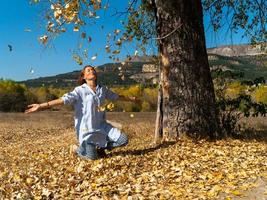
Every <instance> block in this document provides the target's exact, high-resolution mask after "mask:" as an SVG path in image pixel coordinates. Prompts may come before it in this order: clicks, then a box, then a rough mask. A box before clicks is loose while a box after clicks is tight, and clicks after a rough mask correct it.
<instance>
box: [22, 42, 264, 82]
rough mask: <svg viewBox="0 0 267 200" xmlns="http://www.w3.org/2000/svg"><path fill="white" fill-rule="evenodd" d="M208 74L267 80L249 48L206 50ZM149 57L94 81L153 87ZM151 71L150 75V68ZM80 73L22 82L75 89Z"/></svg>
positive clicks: (103, 72) (101, 71) (111, 67)
mask: <svg viewBox="0 0 267 200" xmlns="http://www.w3.org/2000/svg"><path fill="white" fill-rule="evenodd" d="M208 53H209V54H208V58H209V63H210V67H211V70H214V69H218V68H219V69H221V70H222V71H227V70H228V71H232V72H235V73H240V74H242V75H243V76H242V77H240V80H254V79H255V78H258V77H263V78H265V80H267V54H266V53H264V51H262V50H261V49H259V48H258V47H254V46H251V45H237V46H223V47H218V48H211V49H208ZM154 62H155V58H154V57H151V56H144V57H141V56H133V57H131V58H129V57H128V58H127V60H126V61H125V62H121V63H107V64H104V65H101V66H98V67H97V68H96V69H97V72H98V80H99V83H100V84H104V85H108V86H114V85H123V86H127V85H132V84H137V83H149V84H150V83H152V82H153V83H154V82H156V81H157V77H158V73H157V65H154V67H153V63H154ZM151 67H152V71H151V69H150V68H151ZM79 74H80V71H73V72H69V73H65V74H58V75H56V76H50V77H40V78H37V79H30V80H26V81H22V82H21V83H24V84H25V85H27V86H29V87H40V86H44V85H45V86H54V87H75V86H77V78H78V77H79Z"/></svg>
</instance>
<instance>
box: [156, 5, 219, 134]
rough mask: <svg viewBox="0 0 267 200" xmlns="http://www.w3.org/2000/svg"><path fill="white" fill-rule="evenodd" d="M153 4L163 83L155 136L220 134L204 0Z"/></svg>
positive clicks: (161, 81)
mask: <svg viewBox="0 0 267 200" xmlns="http://www.w3.org/2000/svg"><path fill="white" fill-rule="evenodd" d="M155 6H156V14H157V16H156V18H157V34H158V37H159V38H158V39H159V40H158V42H159V53H160V59H161V65H160V68H161V69H160V79H161V80H160V83H161V84H160V85H161V87H162V99H161V100H162V102H161V101H159V102H158V103H159V104H161V103H162V105H159V106H158V109H161V110H160V111H159V110H158V114H160V113H161V114H162V116H157V120H160V119H161V117H162V121H161V122H159V123H158V124H161V123H162V130H156V132H155V133H156V137H159V136H160V132H163V137H164V138H178V137H181V136H183V135H185V134H186V135H188V136H190V137H193V138H196V139H198V138H207V137H208V136H209V137H212V138H214V137H218V115H217V111H216V106H215V95H214V88H213V83H212V79H211V74H210V69H209V63H208V56H207V51H206V45H205V36H204V27H203V13H202V5H201V0H168V1H165V0H155ZM156 129H157V127H156ZM157 133H158V136H157Z"/></svg>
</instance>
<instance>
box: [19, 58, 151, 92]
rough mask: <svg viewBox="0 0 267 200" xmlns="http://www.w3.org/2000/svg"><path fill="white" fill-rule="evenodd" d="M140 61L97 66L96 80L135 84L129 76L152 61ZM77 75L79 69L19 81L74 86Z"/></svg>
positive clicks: (44, 84) (102, 82)
mask: <svg viewBox="0 0 267 200" xmlns="http://www.w3.org/2000/svg"><path fill="white" fill-rule="evenodd" d="M141 61H142V59H141V58H138V59H135V60H133V61H131V62H121V63H107V64H104V65H100V66H97V68H96V70H97V74H98V82H99V83H100V84H104V85H108V86H112V85H132V84H136V83H137V81H135V80H134V79H132V78H130V77H131V76H132V75H134V74H137V73H139V72H141V71H142V67H143V65H144V64H148V63H152V62H151V61H150V62H148V60H147V58H146V62H143V61H142V62H141ZM79 75H80V70H78V71H73V72H69V73H64V74H58V75H56V76H48V77H40V78H36V79H29V80H26V81H21V82H20V83H23V84H25V85H26V86H28V87H40V86H53V87H75V86H77V85H78V83H77V80H78V77H79Z"/></svg>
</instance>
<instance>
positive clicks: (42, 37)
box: [39, 35, 48, 44]
mask: <svg viewBox="0 0 267 200" xmlns="http://www.w3.org/2000/svg"><path fill="white" fill-rule="evenodd" d="M47 40H48V36H47V35H44V36H41V37H39V41H40V42H41V43H43V44H46V43H47Z"/></svg>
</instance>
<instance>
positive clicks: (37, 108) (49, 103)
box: [25, 98, 64, 114]
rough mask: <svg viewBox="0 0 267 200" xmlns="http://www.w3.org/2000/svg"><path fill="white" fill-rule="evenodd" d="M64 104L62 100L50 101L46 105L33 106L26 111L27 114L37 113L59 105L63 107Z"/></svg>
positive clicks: (29, 106)
mask: <svg viewBox="0 0 267 200" xmlns="http://www.w3.org/2000/svg"><path fill="white" fill-rule="evenodd" d="M63 104H64V102H63V100H62V99H61V98H59V99H55V100H52V101H48V102H45V103H41V104H31V105H28V109H27V110H25V113H26V114H28V113H32V112H36V111H38V110H41V109H47V108H51V107H53V106H58V105H63Z"/></svg>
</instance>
